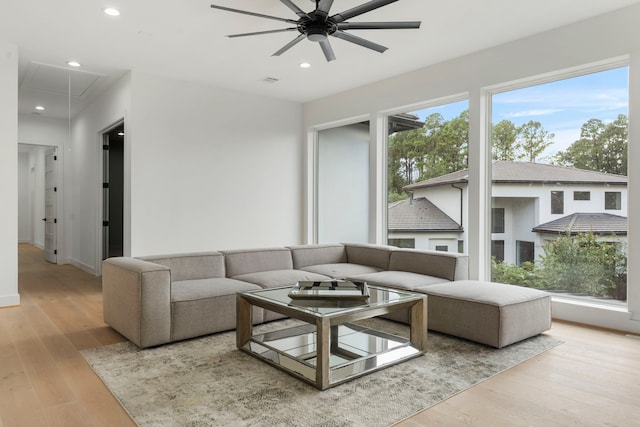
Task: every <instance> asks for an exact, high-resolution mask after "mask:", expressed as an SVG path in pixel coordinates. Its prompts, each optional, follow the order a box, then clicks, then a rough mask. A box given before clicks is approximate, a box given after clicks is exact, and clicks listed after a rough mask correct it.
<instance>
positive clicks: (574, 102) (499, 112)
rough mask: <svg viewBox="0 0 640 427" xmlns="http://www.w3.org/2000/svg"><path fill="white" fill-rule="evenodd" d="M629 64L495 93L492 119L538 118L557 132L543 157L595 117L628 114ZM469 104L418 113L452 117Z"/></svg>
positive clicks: (562, 146)
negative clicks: (437, 113) (436, 113)
mask: <svg viewBox="0 0 640 427" xmlns="http://www.w3.org/2000/svg"><path fill="white" fill-rule="evenodd" d="M628 72H629V70H628V67H622V68H615V69H612V70H607V71H601V72H598V73H593V74H587V75H584V76H580V77H575V78H571V79H566V80H559V81H555V82H552V83H546V84H542V85H537V86H532V87H527V88H524V89H518V90H513V91H509V92H504V93H499V94H496V95H494V96H493V99H492V108H493V117H492V122H493V123H498V122H499V121H501V120H505V119H506V120H511V121H512V122H514V123H515V124H516V125H517V126H519V125H521V124H523V123H526V122H528V121H529V120H535V121H538V122H540V123H542V126H543V127H544V129H545V130H547V131H548V132H551V133H554V134H555V137H554V144H553V145H552V146H551V147H549V148H548V149H547V150H546V151H545V153H543V157H544V156H545V155H546V156H549V155H553V154H554V153H556V152H558V151H560V150H564V149H566V148H567V147H568V146H569V145H571V144H572V143H573V142H574V141H575V140H577V139H578V138H579V137H580V128H581V127H582V125H583V124H584V123H585V122H587V120H589V119H592V118H597V119H601V120H603V121H604V122H610V121H613V120H615V119H616V118H617V117H618V114H625V115H628V108H627V105H628ZM467 108H468V103H467V101H462V102H456V103H453V104H447V105H442V106H438V107H433V108H428V109H424V110H420V111H414V112H413V113H414V114H417V115H418V116H420V118H421V119H424V117H426V116H428V115H429V114H432V113H435V112H439V113H440V114H442V116H443V117H444V118H445V119H446V120H449V119H452V118H454V117H456V116H458V115H459V114H460V112H462V111H463V110H465V109H467Z"/></svg>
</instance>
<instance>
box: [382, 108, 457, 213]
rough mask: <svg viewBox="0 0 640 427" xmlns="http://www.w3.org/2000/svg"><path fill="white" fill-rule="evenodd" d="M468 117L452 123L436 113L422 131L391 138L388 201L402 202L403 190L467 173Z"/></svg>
mask: <svg viewBox="0 0 640 427" xmlns="http://www.w3.org/2000/svg"><path fill="white" fill-rule="evenodd" d="M468 145H469V114H468V111H463V112H462V113H460V115H459V116H458V117H456V118H454V119H451V120H448V121H447V120H444V118H443V117H442V115H441V114H439V113H434V114H431V115H429V116H428V117H427V118H426V119H425V123H424V126H423V127H422V128H421V129H415V130H410V131H405V132H397V133H395V134H393V135H391V136H390V137H389V149H388V156H389V158H388V168H389V169H388V177H389V178H388V180H389V182H388V188H389V195H388V199H389V201H392V200H398V198H400V199H403V198H406V197H407V196H406V195H404V196H403V194H404V192H403V190H402V188H403V187H404V186H405V185H408V184H412V183H413V182H416V181H423V180H426V179H430V178H434V177H437V176H441V175H445V174H447V173H451V172H455V171H458V170H461V169H465V168H466V167H467V165H468Z"/></svg>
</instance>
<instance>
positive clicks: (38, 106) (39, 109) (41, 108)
mask: <svg viewBox="0 0 640 427" xmlns="http://www.w3.org/2000/svg"><path fill="white" fill-rule="evenodd" d="M36 110H38V111H42V110H44V107H43V106H42V105H36Z"/></svg>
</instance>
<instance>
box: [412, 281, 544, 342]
mask: <svg viewBox="0 0 640 427" xmlns="http://www.w3.org/2000/svg"><path fill="white" fill-rule="evenodd" d="M414 291H416V292H421V293H425V294H427V295H428V304H429V308H428V317H429V318H428V324H429V329H431V330H434V331H439V332H443V333H446V334H450V335H455V336H458V337H461V338H466V339H469V340H472V341H476V342H480V343H483V344H487V345H490V346H493V347H497V348H501V347H504V346H506V345H509V344H512V343H514V342H517V341H520V340H523V339H525V338H529V337H532V336H535V335H538V334H540V333H542V332H544V331H546V330H547V329H549V328H550V327H551V296H550V295H549V294H548V293H547V292H544V291H540V290H538V289H531V288H524V287H521V286H514V285H506V284H502V283H491V282H480V281H476V280H462V281H455V282H450V283H446V284H441V285H432V286H424V287H421V288H417V289H414Z"/></svg>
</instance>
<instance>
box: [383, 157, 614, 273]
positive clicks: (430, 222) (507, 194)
mask: <svg viewBox="0 0 640 427" xmlns="http://www.w3.org/2000/svg"><path fill="white" fill-rule="evenodd" d="M492 174H493V178H492V182H493V187H492V224H491V228H492V230H491V231H492V234H491V241H492V246H491V252H492V255H493V256H495V257H496V258H497V259H498V260H501V261H505V262H507V263H510V264H520V263H522V262H524V261H533V260H534V259H536V258H537V257H538V256H539V255H541V254H542V253H543V251H542V246H543V245H544V243H545V241H547V240H553V239H555V238H556V237H557V235H558V234H559V233H566V232H567V231H569V232H571V233H574V234H575V233H577V232H588V231H592V232H593V233H594V234H596V235H598V238H599V240H602V241H611V242H625V241H626V234H627V218H626V212H627V177H625V176H620V175H612V174H605V173H599V172H593V171H586V170H580V169H574V168H567V167H560V166H552V165H546V164H540V163H529V162H512V161H502V160H497V161H494V162H493V166H492ZM404 189H405V190H406V191H408V192H410V194H412V199H413V201H412V200H404V201H402V202H396V203H394V204H391V205H390V206H389V220H388V221H389V239H390V242H392V244H398V245H402V244H406V245H407V246H411V243H412V242H413V243H414V244H415V247H418V248H424V249H439V250H448V251H459V252H463V251H466V241H467V233H466V231H465V230H464V224H467V223H468V218H469V211H468V203H467V200H468V171H467V170H462V171H458V172H453V173H450V174H447V175H443V176H440V177H437V178H433V179H429V180H426V181H422V182H418V183H415V184H411V185H408V186H406V187H404ZM417 201H420V202H417ZM426 213H433V215H434V219H427V218H424V216H425V214H426ZM409 218H411V221H413V223H412V222H411V221H410V220H409ZM445 223H446V224H448V226H447V229H446V230H445V229H441V228H439V227H442V226H441V224H445ZM453 224H455V226H457V229H456V230H457V232H456V231H454V228H456V227H454V226H453ZM445 232H446V233H448V234H446V233H445ZM403 239H406V240H404V241H403Z"/></svg>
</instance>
